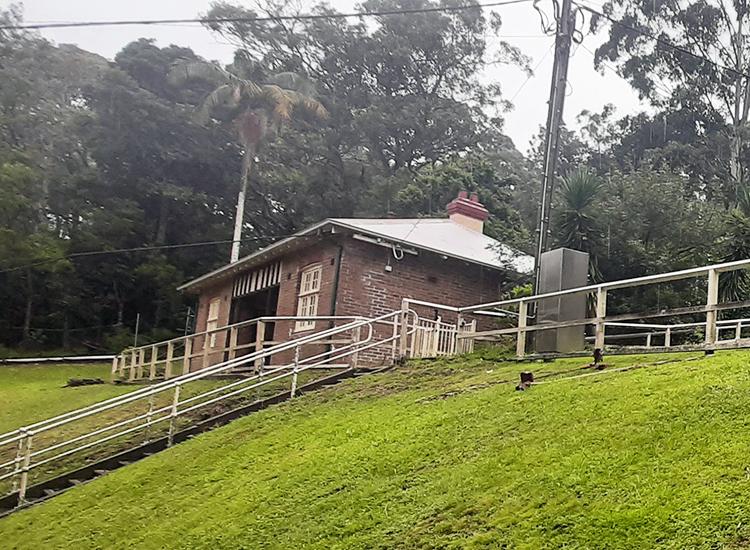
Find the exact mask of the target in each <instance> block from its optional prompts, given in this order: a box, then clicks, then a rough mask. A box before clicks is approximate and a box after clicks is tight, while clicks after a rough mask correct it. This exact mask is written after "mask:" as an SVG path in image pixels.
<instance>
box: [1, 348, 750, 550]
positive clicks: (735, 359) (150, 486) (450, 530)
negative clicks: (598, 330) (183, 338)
mask: <svg viewBox="0 0 750 550" xmlns="http://www.w3.org/2000/svg"><path fill="white" fill-rule="evenodd" d="M668 357H671V358H674V357H675V356H668ZM687 357H695V354H693V355H690V354H687V355H683V356H682V358H683V359H685V358H687ZM659 359H663V358H661V357H655V356H645V357H617V358H613V359H612V361H611V363H612V364H613V366H627V365H631V364H646V363H653V362H656V361H658V360H659ZM749 360H750V352H720V353H717V354H716V355H715V356H713V357H706V358H703V357H700V358H699V359H698V360H693V361H685V360H681V361H678V362H671V363H666V364H661V365H652V366H648V367H644V368H638V369H634V370H629V371H624V372H606V371H605V372H604V373H601V374H598V375H595V376H586V377H577V378H564V377H562V376H557V377H549V378H546V379H545V383H544V384H539V385H537V386H534V387H532V388H531V389H530V390H528V391H525V392H516V391H514V389H513V386H514V385H515V383H516V379H517V376H518V372H519V371H520V370H526V369H528V370H532V371H534V372H535V373H537V374H541V373H544V372H546V373H552V372H556V371H566V372H567V374H566V376H573V375H578V374H579V371H577V370H576V368H577V367H578V366H580V364H581V363H582V360H580V359H578V360H564V361H557V362H554V363H535V364H531V365H529V364H516V363H502V362H496V361H493V360H492V357H491V354H488V353H485V355H484V356H481V355H480V354H478V355H475V356H473V357H471V358H469V359H465V360H461V361H458V360H456V361H453V362H449V361H436V362H427V361H425V362H421V363H416V364H411V365H410V366H408V367H404V368H400V369H399V370H397V371H391V372H389V373H383V374H379V375H374V376H371V377H365V378H360V379H357V380H352V381H348V382H345V383H343V384H340V385H338V386H335V387H333V388H329V389H327V390H324V391H320V392H316V393H314V394H308V395H306V396H303V397H301V398H300V399H298V400H295V401H293V402H287V403H285V404H282V405H280V406H277V407H274V408H271V409H267V410H265V411H262V412H260V413H258V414H254V415H251V416H249V417H246V418H243V419H240V420H238V421H235V422H233V423H232V424H230V425H228V426H225V427H224V428H221V429H218V430H215V431H212V432H209V433H206V434H203V435H201V436H199V437H196V438H195V439H193V440H191V441H189V442H186V443H183V444H180V445H178V446H176V447H174V448H172V449H170V450H169V451H166V452H163V453H159V454H157V455H154V456H152V457H149V458H148V459H146V460H143V461H141V462H139V463H137V464H133V465H131V466H128V467H126V468H123V469H121V470H118V471H116V472H113V473H111V474H108V475H106V476H104V477H102V478H99V479H97V480H95V481H93V482H91V483H89V484H86V485H83V486H81V487H78V488H76V489H74V490H72V491H69V492H67V493H65V494H63V495H61V496H59V497H56V498H54V499H52V500H50V501H48V502H47V503H44V504H41V505H39V506H36V507H33V508H31V509H28V510H24V511H21V512H19V513H16V514H13V515H11V516H9V517H7V518H5V519H2V520H0V541H2V543H0V546H2V547H3V548H29V549H31V548H34V549H36V548H77V549H78V548H222V549H223V548H284V549H287V548H321V549H328V548H342V549H343V548H347V549H348V548H363V549H364V548H404V549H406V548H608V549H609V548H675V549H677V548H680V549H682V548H745V547H748V546H749V545H750V498H748V494H750V452H748V451H749V449H750V445H749V440H750V418H749V417H748V411H750V368H748V362H749Z"/></svg>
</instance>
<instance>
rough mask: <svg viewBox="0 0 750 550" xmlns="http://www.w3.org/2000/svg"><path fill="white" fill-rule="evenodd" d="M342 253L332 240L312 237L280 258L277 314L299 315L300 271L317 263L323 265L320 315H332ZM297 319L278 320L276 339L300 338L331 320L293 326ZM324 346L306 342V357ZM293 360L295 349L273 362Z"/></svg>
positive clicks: (326, 324)
mask: <svg viewBox="0 0 750 550" xmlns="http://www.w3.org/2000/svg"><path fill="white" fill-rule="evenodd" d="M338 257H339V245H338V244H337V242H335V241H333V240H323V241H313V242H311V243H310V246H309V247H307V248H305V249H302V250H297V251H295V252H291V253H289V254H288V255H287V256H285V257H284V259H283V261H282V262H281V283H280V288H279V302H278V306H277V308H276V315H278V316H280V317H283V316H293V315H297V296H298V294H299V287H300V275H301V273H302V271H303V270H304V269H306V268H308V267H312V266H314V265H320V266H321V268H322V273H321V280H320V294H319V296H318V315H324V316H325V315H331V314H332V313H333V290H334V289H333V287H334V281H335V278H336V268H337V262H338ZM294 326H295V322H294V321H279V322H277V323H276V327H275V328H274V340H276V341H286V340H289V339H290V337H291V338H299V337H301V336H305V335H308V334H310V333H312V332H317V331H320V330H322V329H325V328H328V326H329V322H327V321H317V322H316V323H315V327H314V328H312V329H309V330H304V331H295V330H294ZM324 350H325V348H324V346H306V347H305V348H304V349H303V353H302V356H303V357H311V356H312V355H315V354H318V353H321V352H323V351H324ZM292 360H293V353H292V352H289V353H283V354H279V355H278V356H276V357H274V360H273V361H272V363H273V364H282V363H289V362H291V361H292Z"/></svg>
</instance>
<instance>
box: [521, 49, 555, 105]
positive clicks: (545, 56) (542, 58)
mask: <svg viewBox="0 0 750 550" xmlns="http://www.w3.org/2000/svg"><path fill="white" fill-rule="evenodd" d="M545 36H546V35H545ZM554 47H555V43H554V42H552V44H550V47H549V48H548V49H547V51H546V52H544V55H543V56H542V57H541V59H539V61H538V62H537V64H536V65H534V68H533V69H531V73H529V75H528V76H527V77H526V80H524V81H523V84H521V85H520V86H519V87H518V89H517V90H516V92H515V93H514V94H513V97H511V98H510V102H511V103H513V101H514V100H515V99H516V98H517V97H518V94H520V93H521V92H522V91H523V89H524V88H525V87H526V84H528V83H529V81H530V80H531V79H532V78H534V77H535V76H536V71H537V69H539V67H541V66H542V63H544V60H545V59H547V56H549V54H550V52H551V51H552V50H553V49H554Z"/></svg>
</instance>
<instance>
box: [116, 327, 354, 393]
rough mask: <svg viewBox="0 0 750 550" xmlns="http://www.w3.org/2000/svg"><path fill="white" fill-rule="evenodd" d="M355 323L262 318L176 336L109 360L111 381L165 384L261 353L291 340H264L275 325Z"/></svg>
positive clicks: (338, 341) (318, 343) (335, 341)
mask: <svg viewBox="0 0 750 550" xmlns="http://www.w3.org/2000/svg"><path fill="white" fill-rule="evenodd" d="M358 319H363V317H357V316H307V317H305V316H265V317H258V318H255V319H248V320H246V321H241V322H239V323H234V324H231V325H225V326H223V327H217V328H215V329H211V330H204V331H202V332H196V333H193V334H188V335H185V336H179V337H177V338H172V339H170V340H165V341H163V342H156V343H151V344H146V345H143V346H139V347H130V348H127V349H125V350H123V351H121V352H120V353H119V354H117V355H116V356H115V357H114V358H113V359H112V380H115V379H119V380H127V381H130V382H133V381H140V380H151V381H153V380H158V379H163V380H168V379H170V378H173V377H174V376H176V375H177V374H187V373H188V372H190V371H191V370H193V371H194V370H198V369H203V368H206V367H209V366H211V365H214V364H218V363H221V362H223V361H225V360H230V361H231V360H232V359H236V358H237V357H239V356H242V355H246V354H248V353H250V352H255V353H257V352H260V351H263V350H264V349H266V348H268V347H271V346H274V345H276V344H279V343H281V342H283V341H288V340H291V339H292V338H293V336H294V333H293V332H291V331H290V334H289V337H288V338H282V339H280V340H273V339H266V332H267V329H271V330H270V331H269V332H275V331H274V329H275V327H276V325H277V324H278V323H282V322H289V323H294V322H297V321H315V322H316V323H318V322H320V323H324V324H325V323H329V324H330V325H331V326H336V325H337V324H339V325H340V324H343V323H348V322H350V321H353V320H358ZM245 340H247V341H245ZM347 343H349V340H346V339H341V337H336V338H332V339H330V340H328V341H320V340H314V341H313V342H311V343H310V344H309V345H316V346H321V345H330V346H334V347H335V346H338V345H342V344H347ZM261 363H262V360H261V359H260V358H259V359H257V360H256V361H255V364H254V365H251V366H254V367H255V368H260V366H261ZM247 366H248V365H247V364H245V363H243V364H242V367H247Z"/></svg>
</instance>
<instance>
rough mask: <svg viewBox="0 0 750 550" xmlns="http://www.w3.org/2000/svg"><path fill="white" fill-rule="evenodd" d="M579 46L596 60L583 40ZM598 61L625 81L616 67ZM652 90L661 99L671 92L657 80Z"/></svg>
mask: <svg viewBox="0 0 750 550" xmlns="http://www.w3.org/2000/svg"><path fill="white" fill-rule="evenodd" d="M580 46H581V47H582V48H583V49H584V50H586V51H587V52H588V53H589V54H591V57H593V58H594V60H596V54H595V53H594V52H593V51H591V49H590V48H588V47H586V44H584V43H583V42H581V44H580ZM599 63H600V64H601V66H602V67H604V68H605V69H607V70H608V71H610V72H611V73H613V74H614V75H615V76H617V77H619V78H621V79H622V80H625V81H626V82H627V79H626V78H625V77H623V76H622V75H621V74H620V73H619V72H618V71H617V69H616V68H614V67H613V66H612V65H610V64H608V63H605V62H604V61H600V62H599ZM654 92H656V94H657V95H659V96H661V97H662V98H663V99H669V96H670V95H671V92H670V91H669V90H668V89H667V87H666V86H664V84H662V83H659V82H654Z"/></svg>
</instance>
